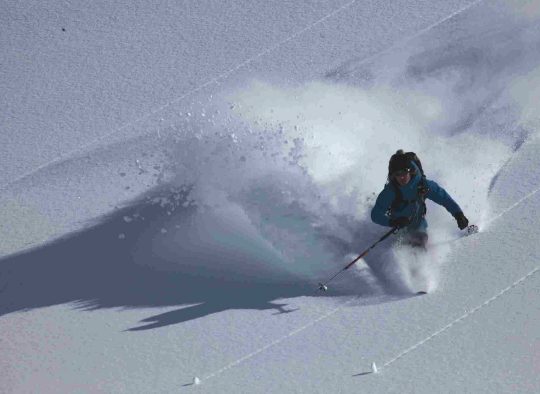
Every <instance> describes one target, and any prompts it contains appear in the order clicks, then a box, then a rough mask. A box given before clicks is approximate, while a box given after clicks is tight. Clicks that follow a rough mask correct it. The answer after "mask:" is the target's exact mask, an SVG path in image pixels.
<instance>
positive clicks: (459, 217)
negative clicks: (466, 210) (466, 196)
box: [454, 212, 469, 230]
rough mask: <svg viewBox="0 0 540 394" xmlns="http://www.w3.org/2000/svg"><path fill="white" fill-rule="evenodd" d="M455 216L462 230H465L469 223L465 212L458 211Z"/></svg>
mask: <svg viewBox="0 0 540 394" xmlns="http://www.w3.org/2000/svg"><path fill="white" fill-rule="evenodd" d="M454 218H456V222H457V225H458V227H459V229H460V230H463V229H464V228H466V227H467V226H468V225H469V220H468V219H467V218H466V217H465V215H464V214H463V212H458V213H456V214H455V215H454Z"/></svg>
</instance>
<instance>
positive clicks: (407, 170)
mask: <svg viewBox="0 0 540 394" xmlns="http://www.w3.org/2000/svg"><path fill="white" fill-rule="evenodd" d="M411 172H412V171H411V169H410V168H403V169H401V170H397V171H394V172H393V173H392V177H399V176H403V175H406V174H410V173H411Z"/></svg>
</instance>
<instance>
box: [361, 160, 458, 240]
mask: <svg viewBox="0 0 540 394" xmlns="http://www.w3.org/2000/svg"><path fill="white" fill-rule="evenodd" d="M411 164H412V166H413V167H414V168H415V169H416V171H415V174H414V175H413V176H412V178H411V180H410V182H409V183H407V184H406V185H405V186H398V187H399V190H400V191H401V195H402V199H403V200H406V201H409V202H406V201H404V202H403V203H402V204H400V206H398V207H396V208H395V210H394V211H393V212H389V210H390V207H391V205H392V203H393V202H394V199H395V198H396V192H395V190H394V186H392V185H391V184H390V183H387V184H386V185H385V186H384V189H383V191H382V192H380V193H379V196H378V197H377V201H376V202H375V206H374V207H373V209H372V210H371V220H372V221H373V222H374V223H377V224H380V225H381V226H389V227H390V219H395V218H397V217H402V216H406V217H409V218H411V224H410V225H409V226H408V228H409V229H413V230H425V229H426V228H427V222H426V220H425V218H424V205H423V203H422V201H421V198H420V197H419V196H418V184H419V183H420V181H421V180H422V175H421V172H420V170H419V169H418V167H417V166H416V164H415V163H414V162H411ZM425 182H426V186H427V187H428V189H429V191H428V192H427V194H426V198H427V199H430V200H431V201H433V202H436V203H437V204H439V205H442V206H443V207H445V208H446V210H447V211H448V212H450V214H452V215H455V214H456V213H458V212H461V208H460V207H459V205H458V204H457V203H456V202H455V201H454V200H453V199H452V197H450V195H449V194H448V193H447V192H446V190H444V189H443V188H442V187H441V186H439V185H438V184H437V183H436V182H434V181H431V180H429V179H426V180H425ZM412 201H415V202H412Z"/></svg>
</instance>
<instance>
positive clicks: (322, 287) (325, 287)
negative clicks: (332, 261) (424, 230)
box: [319, 227, 399, 291]
mask: <svg viewBox="0 0 540 394" xmlns="http://www.w3.org/2000/svg"><path fill="white" fill-rule="evenodd" d="M398 229H399V228H398V227H393V228H392V230H390V231H388V232H387V233H386V234H384V235H383V236H382V237H381V238H380V239H379V240H378V241H377V242H375V243H374V244H373V245H371V246H370V247H369V248H367V249H366V250H364V251H363V252H362V253H361V254H360V255H359V256H358V257H357V258H355V259H354V260H353V261H351V262H350V263H349V264H347V265H346V266H345V267H344V268H343V269H342V270H341V271H339V272H337V273H336V274H335V275H334V276H332V277H331V278H330V279H328V280H327V281H326V283H319V290H321V291H327V290H328V283H330V282H331V281H332V280H333V279H334V278H335V277H337V276H338V275H339V274H341V273H342V272H343V271H346V270H348V269H349V268H351V267H352V266H353V265H354V264H355V263H356V262H357V261H358V260H360V259H361V258H362V257H364V256H365V255H367V254H368V253H369V251H370V250H371V249H373V248H374V247H375V246H377V244H379V243H380V242H382V241H384V240H385V239H386V238H388V237H389V236H390V235H392V234H395V233H396V232H397V231H398Z"/></svg>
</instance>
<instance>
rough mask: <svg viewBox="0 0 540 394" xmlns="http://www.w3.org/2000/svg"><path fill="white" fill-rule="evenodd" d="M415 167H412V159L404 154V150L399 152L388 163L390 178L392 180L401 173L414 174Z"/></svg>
mask: <svg viewBox="0 0 540 394" xmlns="http://www.w3.org/2000/svg"><path fill="white" fill-rule="evenodd" d="M412 170H413V166H412V165H411V159H410V157H409V156H408V155H407V154H405V152H403V149H400V150H398V151H397V152H396V153H394V154H393V155H392V157H391V158H390V163H388V178H391V177H392V176H394V175H395V174H396V173H398V172H400V171H405V172H412Z"/></svg>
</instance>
